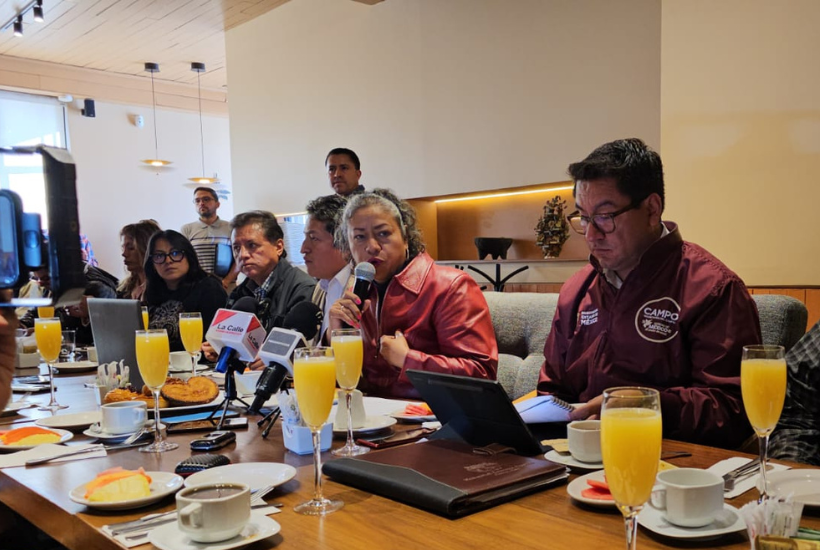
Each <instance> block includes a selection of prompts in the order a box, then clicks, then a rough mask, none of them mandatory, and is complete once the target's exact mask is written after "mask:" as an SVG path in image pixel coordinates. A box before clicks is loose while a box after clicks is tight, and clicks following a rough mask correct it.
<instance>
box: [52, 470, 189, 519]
mask: <svg viewBox="0 0 820 550" xmlns="http://www.w3.org/2000/svg"><path fill="white" fill-rule="evenodd" d="M145 473H146V474H147V475H148V476H149V477H150V478H151V494H150V495H148V496H147V497H142V498H132V499H130V500H121V501H119V502H91V501H90V500H87V499H86V498H85V496H84V495H85V486H86V484H87V483H88V481H86V482H85V483H83V484H82V485H80V486H79V487H75V488H74V489H72V490H71V492H70V493H68V496H69V498H70V499H71V500H73V501H74V502H76V503H77V504H84V505H86V506H88V507H89V508H97V509H99V510H131V509H133V508H141V507H143V506H148V505H149V504H153V503H155V502H159V501H160V500H162V499H163V498H165V497H167V496H168V495H172V494H174V493H176V492H177V491H178V490H179V489H181V488H182V477H180V476H178V475H176V474H171V473H168V472H145ZM89 481H91V480H89ZM174 525H176V523H174Z"/></svg>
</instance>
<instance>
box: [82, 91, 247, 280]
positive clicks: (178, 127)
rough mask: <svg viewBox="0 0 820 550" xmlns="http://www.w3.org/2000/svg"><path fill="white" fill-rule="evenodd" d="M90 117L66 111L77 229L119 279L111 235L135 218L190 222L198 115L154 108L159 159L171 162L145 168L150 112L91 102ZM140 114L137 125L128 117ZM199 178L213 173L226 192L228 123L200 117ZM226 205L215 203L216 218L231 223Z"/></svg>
mask: <svg viewBox="0 0 820 550" xmlns="http://www.w3.org/2000/svg"><path fill="white" fill-rule="evenodd" d="M96 111H97V116H96V118H85V117H83V116H81V115H80V113H79V111H78V110H77V109H76V108H72V109H70V110H69V116H68V122H69V139H70V145H71V154H72V156H73V157H74V161H75V162H76V165H77V198H78V201H79V210H80V226H81V230H82V231H83V232H84V233H86V234H87V235H88V237H89V239H90V240H91V243H92V245H93V247H94V254H95V256H96V257H97V259H98V260H99V261H100V265H101V267H103V268H104V269H106V270H108V271H111V272H112V273H113V274H115V275H117V276H122V275H123V268H122V258H121V256H120V245H119V230H120V228H121V227H122V226H123V225H126V224H128V223H133V222H136V221H139V220H140V219H143V218H153V219H155V220H157V221H158V222H159V224H160V226H161V227H163V228H164V229H176V230H178V229H179V228H180V226H181V225H182V224H184V223H187V222H190V221H193V220H195V219H196V217H197V216H196V212H195V210H194V205H193V204H192V200H193V189H194V188H195V187H196V185H195V184H193V183H191V182H189V181H188V178H189V177H194V176H199V175H201V174H200V173H201V172H202V168H201V162H200V158H201V155H200V139H199V136H200V134H199V114H198V113H192V112H182V111H175V110H170V109H157V124H158V126H157V129H158V137H159V156H160V157H161V158H164V159H167V160H172V161H173V162H174V164H172V165H171V167H170V168H166V169H161V170H160V173H159V174H158V175H157V169H155V168H149V167H146V166H144V165H142V163H141V162H140V161H141V160H142V159H146V158H153V156H154V130H153V126H152V114H151V108H150V107H133V106H128V105H121V104H117V103H105V102H101V101H97V102H96ZM137 113H139V114H142V115H143V116H144V117H145V126H144V127H143V128H141V129H140V128H137V127H136V126H135V125H134V124H133V122H132V121H133V115H134V114H137ZM203 126H204V135H205V169H206V171H207V172H208V174H206V175H209V176H211V175H213V172H218V173H219V176H220V179H221V181H222V184H221V185H220V186H219V187H220V188H222V189H225V190H227V191H228V192H230V189H231V182H232V178H231V161H230V154H229V151H230V143H229V136H228V120H227V118H225V117H220V116H209V115H204V116H203ZM233 206H234V205H233V200H232V199H231V200H227V201H225V200H223V201H222V206H221V208H220V210H219V214H220V217H222V218H224V219H231V217H232V216H233Z"/></svg>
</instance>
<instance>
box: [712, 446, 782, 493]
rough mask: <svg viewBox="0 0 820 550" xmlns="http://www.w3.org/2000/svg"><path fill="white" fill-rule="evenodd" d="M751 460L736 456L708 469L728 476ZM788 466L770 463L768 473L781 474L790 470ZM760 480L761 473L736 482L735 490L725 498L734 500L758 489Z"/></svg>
mask: <svg viewBox="0 0 820 550" xmlns="http://www.w3.org/2000/svg"><path fill="white" fill-rule="evenodd" d="M751 460H752V459H751V458H746V457H743V456H735V457H732V458H727V459H726V460H721V461H720V462H718V463H716V464H713V465H712V466H711V467H709V468H707V470H709V471H710V472H714V473H716V474H717V475H719V476H721V477H723V476H724V475H725V474H728V473H729V472H731V471H732V470H734V469H735V468H738V467H740V466H743V465H744V464H746V463H747V462H749V461H751ZM788 469H789V467H788V466H784V465H782V464H774V463H772V462H769V470H768V472H780V471H782V470H788ZM759 478H760V472H758V473H756V474H753V475H750V476H749V477H745V478H742V479H741V480H740V481H735V488H734V489H733V490H732V491H729V492H728V493H724V494H723V498H725V499H732V498H735V497H739V496H740V495H742V494H743V493H745V492H746V491H748V490H749V489H753V488H755V487H757V480H758V479H759Z"/></svg>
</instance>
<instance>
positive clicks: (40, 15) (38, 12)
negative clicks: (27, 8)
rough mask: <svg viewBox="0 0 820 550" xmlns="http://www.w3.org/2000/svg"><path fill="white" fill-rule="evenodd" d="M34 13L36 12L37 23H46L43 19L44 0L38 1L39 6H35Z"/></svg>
mask: <svg viewBox="0 0 820 550" xmlns="http://www.w3.org/2000/svg"><path fill="white" fill-rule="evenodd" d="M32 11H33V12H34V20H35V21H37V22H38V23H42V22H43V21H45V20H44V19H43V0H37V4H35V5H34V8H32Z"/></svg>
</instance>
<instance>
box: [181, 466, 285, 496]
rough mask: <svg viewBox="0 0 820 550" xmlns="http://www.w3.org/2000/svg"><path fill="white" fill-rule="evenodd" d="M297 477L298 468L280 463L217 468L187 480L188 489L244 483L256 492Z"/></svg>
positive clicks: (198, 473)
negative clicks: (217, 484)
mask: <svg viewBox="0 0 820 550" xmlns="http://www.w3.org/2000/svg"><path fill="white" fill-rule="evenodd" d="M295 476H296V468H294V467H293V466H288V465H287V464H280V463H278V462H244V463H238V464H228V465H227V466H217V467H216V468H209V469H207V470H202V471H201V472H197V473H195V474H194V475H192V476H189V477H188V478H186V479H185V486H186V487H196V486H197V485H204V484H206V483H244V484H245V485H248V486H249V487H250V488H251V491H256V490H257V489H261V488H262V487H265V486H267V485H273V486H274V487H276V486H279V485H282V484H283V483H287V482H288V481H290V480H291V479H293V478H294V477H295Z"/></svg>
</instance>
